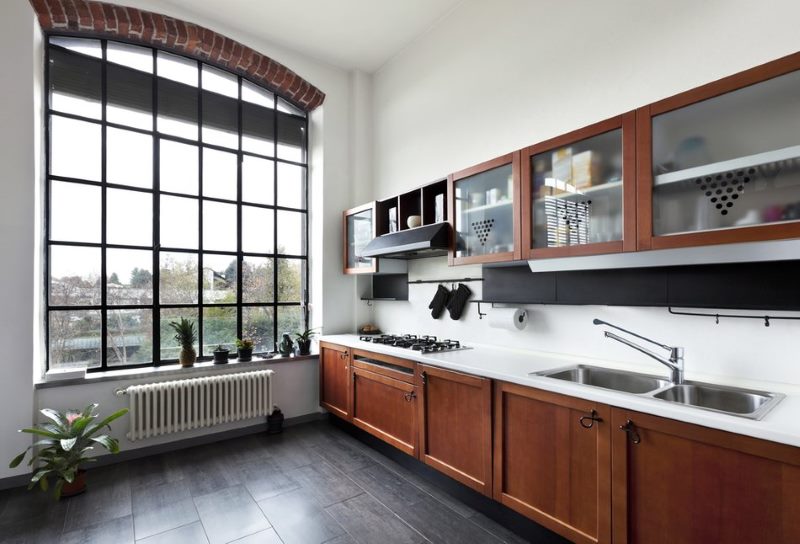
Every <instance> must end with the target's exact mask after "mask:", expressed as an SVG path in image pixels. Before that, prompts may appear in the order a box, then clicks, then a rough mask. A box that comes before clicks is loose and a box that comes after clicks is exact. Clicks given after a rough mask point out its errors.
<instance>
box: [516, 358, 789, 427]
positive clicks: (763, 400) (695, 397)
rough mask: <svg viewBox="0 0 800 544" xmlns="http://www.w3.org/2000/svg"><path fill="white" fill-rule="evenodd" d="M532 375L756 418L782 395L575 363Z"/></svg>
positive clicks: (769, 408)
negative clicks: (679, 382) (677, 381)
mask: <svg viewBox="0 0 800 544" xmlns="http://www.w3.org/2000/svg"><path fill="white" fill-rule="evenodd" d="M531 374H532V375H535V376H546V377H548V378H555V379H557V380H564V381H568V382H573V383H578V384H582V385H589V386H594V387H600V388H603V389H610V390H612V391H619V392H623V393H632V394H634V395H640V396H644V397H650V398H654V399H659V400H663V401H667V402H672V403H675V404H682V405H685V406H693V407H695V408H701V409H703V410H711V411H713V412H719V413H723V414H728V415H734V416H739V417H745V418H749V419H755V420H759V419H761V418H763V417H764V416H765V415H766V414H767V412H769V411H770V410H771V409H772V408H774V407H775V405H776V404H777V403H778V402H780V400H781V399H782V398H783V397H784V396H785V395H783V394H781V393H768V392H765V391H753V390H750V389H739V388H736V387H727V386H723V385H714V384H709V383H701V382H691V381H685V382H684V383H682V384H673V383H672V382H670V381H669V380H666V379H664V378H661V377H658V376H651V375H648V374H639V373H637V372H627V371H624V370H612V369H608V368H600V367H596V366H589V365H574V366H569V367H566V368H559V369H555V370H546V371H543V372H532V373H531Z"/></svg>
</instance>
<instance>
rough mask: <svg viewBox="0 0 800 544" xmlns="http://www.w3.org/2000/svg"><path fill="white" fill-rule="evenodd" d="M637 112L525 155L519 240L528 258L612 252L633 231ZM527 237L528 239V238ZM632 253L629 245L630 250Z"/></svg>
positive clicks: (602, 123)
mask: <svg viewBox="0 0 800 544" xmlns="http://www.w3.org/2000/svg"><path fill="white" fill-rule="evenodd" d="M634 126H635V114H633V113H629V114H626V115H623V116H620V117H615V118H612V119H609V120H606V121H602V122H600V123H597V124H595V125H591V126H589V127H585V128H583V129H580V130H576V131H574V132H571V133H569V134H565V135H563V136H559V137H557V138H553V139H552V140H548V141H546V142H543V143H541V144H536V145H534V146H531V147H529V148H528V149H526V150H525V152H524V153H523V158H522V160H523V162H524V166H523V174H522V176H523V186H524V191H523V198H524V201H525V202H527V204H526V206H528V207H529V210H530V214H529V215H527V216H526V223H527V222H529V224H526V225H524V227H523V228H524V231H525V235H526V238H524V239H523V242H525V243H526V245H527V247H528V248H529V252H528V255H527V258H546V257H562V256H570V255H586V254H591V253H614V252H619V251H623V250H624V249H627V248H626V247H625V245H624V243H623V242H628V244H630V245H631V246H634V245H635V239H633V236H629V238H630V239H629V240H626V236H625V230H626V226H630V227H633V228H634V229H635V215H633V216H632V217H627V218H626V217H625V215H626V211H627V212H635V204H634V202H633V201H632V199H633V196H634V195H635V192H633V191H630V190H626V189H627V188H628V187H627V186H626V185H625V182H626V180H628V183H629V184H633V168H634V164H635V159H634V156H633V155H634V153H635V141H634ZM631 188H633V187H631ZM528 237H529V238H528ZM630 249H633V247H630Z"/></svg>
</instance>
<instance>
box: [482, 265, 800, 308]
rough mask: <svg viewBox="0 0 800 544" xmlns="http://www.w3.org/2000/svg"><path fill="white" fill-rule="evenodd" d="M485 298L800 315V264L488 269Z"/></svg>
mask: <svg viewBox="0 0 800 544" xmlns="http://www.w3.org/2000/svg"><path fill="white" fill-rule="evenodd" d="M483 277H484V281H483V297H482V298H483V299H484V300H489V301H493V302H509V303H518V304H520V303H526V304H597V305H608V306H679V307H683V308H725V309H752V310H800V261H783V262H773V263H745V264H719V265H699V266H669V267H658V268H628V269H619V270H581V271H573V272H537V273H533V272H531V271H530V268H528V266H527V265H520V266H511V267H502V268H491V267H487V266H484V267H483Z"/></svg>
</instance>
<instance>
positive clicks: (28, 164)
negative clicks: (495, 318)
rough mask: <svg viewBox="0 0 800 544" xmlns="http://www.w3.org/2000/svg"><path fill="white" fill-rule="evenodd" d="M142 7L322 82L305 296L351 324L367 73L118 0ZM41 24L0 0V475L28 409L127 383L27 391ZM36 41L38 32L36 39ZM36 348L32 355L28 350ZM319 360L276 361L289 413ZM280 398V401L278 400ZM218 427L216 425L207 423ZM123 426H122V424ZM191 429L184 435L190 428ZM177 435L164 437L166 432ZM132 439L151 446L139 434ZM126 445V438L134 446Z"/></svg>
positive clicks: (95, 398) (307, 399)
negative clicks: (348, 211)
mask: <svg viewBox="0 0 800 544" xmlns="http://www.w3.org/2000/svg"><path fill="white" fill-rule="evenodd" d="M121 3H125V4H126V5H133V6H135V7H139V8H141V9H149V10H152V11H157V12H160V13H164V14H167V15H172V16H175V17H179V18H181V19H184V20H188V21H192V22H195V23H198V24H200V25H203V26H207V27H209V28H212V29H214V30H216V31H217V32H220V33H223V34H225V35H227V36H230V37H231V38H234V39H236V40H239V41H241V42H242V43H245V44H247V45H249V46H251V47H253V48H254V49H256V50H257V51H260V52H262V53H264V54H266V55H268V56H270V57H272V58H274V59H276V60H278V61H279V62H281V63H283V64H285V65H286V66H288V67H289V68H291V69H292V70H294V71H295V72H297V73H298V74H300V75H301V76H302V77H304V78H306V79H307V80H308V81H310V82H311V83H313V84H314V85H316V86H317V87H319V88H320V89H322V91H323V92H325V93H326V95H327V97H326V100H325V103H324V104H323V106H322V107H320V108H318V109H317V110H315V111H314V112H313V113H312V114H311V116H310V119H309V122H310V143H309V148H310V149H309V151H310V172H309V174H310V184H311V186H310V187H311V191H310V192H311V202H310V207H311V209H312V213H311V216H310V218H311V241H310V248H309V250H310V254H311V261H310V263H311V278H310V288H311V297H312V299H311V303H312V326H316V327H319V326H322V324H323V323H324V326H325V327H324V332H326V333H337V332H346V331H350V330H352V328H353V324H354V322H355V320H356V318H355V310H356V307H355V305H354V298H355V294H356V280H355V279H354V278H352V277H348V276H344V275H342V274H341V267H342V255H341V212H342V210H343V209H345V208H347V207H348V206H349V205H350V203H351V201H353V200H354V199H355V198H356V197H358V198H363V197H364V195H365V194H367V193H368V192H369V189H368V188H364V187H362V188H361V189H360V190H359V192H358V193H356V192H355V189H354V187H356V184H355V183H354V182H353V168H354V167H353V162H352V161H353V156H354V155H353V152H352V149H353V146H354V145H359V146H361V148H363V147H364V146H365V145H368V142H364V141H363V138H362V141H360V142H356V138H357V136H356V134H355V133H354V129H353V127H354V123H355V122H356V120H358V121H357V122H358V123H360V125H361V126H364V124H365V123H366V124H367V125H368V124H369V122H370V120H369V118H368V117H367V121H365V120H364V116H365V115H367V116H368V115H369V114H370V94H369V93H370V92H371V89H370V78H369V76H366V75H363V74H362V75H358V74H352V73H349V72H347V71H345V70H343V69H340V68H336V67H332V66H329V65H326V64H324V63H321V62H319V61H316V60H315V59H311V58H308V57H306V56H303V55H300V54H297V53H295V52H292V51H288V50H285V49H282V48H279V47H275V46H273V45H272V44H270V43H269V42H267V41H266V40H265V39H263V38H261V37H258V36H251V35H246V34H243V33H241V32H238V31H237V30H236V29H231V28H226V27H224V26H220V25H218V24H216V23H215V22H214V21H210V20H205V19H204V18H203V17H200V16H197V15H196V14H193V13H190V12H186V11H183V10H181V9H179V8H176V7H174V6H172V5H170V4H168V3H162V2H157V1H148V0H144V1H131V2H127V1H123V2H121ZM40 34H41V33H40V30H39V27H38V23H36V22H35V18H34V14H33V10H32V8H31V6H30V4H29V2H28V1H27V0H12V1H9V2H3V4H2V6H1V7H0V44H2V45H3V51H5V52H6V54H5V55H3V58H2V60H0V78H1V79H0V82H2V85H1V86H0V88H2V97H3V100H2V101H1V103H0V108H2V109H0V164H1V165H2V172H3V176H2V184H0V224H1V225H2V230H0V248H1V249H2V255H3V261H4V266H3V267H2V270H0V280H2V285H3V286H4V288H3V290H2V293H0V325H2V326H0V342H2V343H1V344H0V345H3V346H4V353H5V357H4V361H3V378H2V379H0V413H2V414H3V417H2V418H0V478H4V477H6V476H11V475H14V474H20V473H22V472H24V467H23V468H20V469H18V470H16V471H12V470H10V469H8V468H7V463H6V461H5V460H10V459H11V457H13V455H14V454H15V453H18V451H20V450H21V449H23V448H24V447H25V445H26V444H29V443H30V440H28V439H27V437H25V436H22V435H17V434H16V433H15V431H16V429H19V428H22V427H25V426H29V425H31V423H32V422H33V421H34V419H38V418H35V416H34V415H33V413H34V409H38V408H39V407H43V406H53V407H56V408H67V407H76V406H85V405H86V404H88V403H90V402H100V403H101V409H102V411H103V412H104V413H108V412H109V411H110V410H111V408H112V407H116V406H121V404H120V402H121V401H120V400H119V399H117V398H116V397H112V396H111V395H110V391H113V389H114V387H116V386H118V385H124V384H125V383H128V382H126V381H123V382H119V383H117V382H106V383H104V384H95V385H87V386H76V387H66V388H60V389H47V390H40V391H39V392H37V393H36V394H34V391H33V375H34V374H39V373H40V369H41V363H42V356H41V354H40V353H38V348H39V341H40V337H39V335H38V334H37V333H36V329H37V328H38V326H39V322H40V319H41V316H40V314H39V312H38V311H35V308H34V307H35V305H36V304H37V300H39V299H40V297H39V293H41V290H42V285H41V283H40V282H39V281H38V279H37V278H38V277H39V274H40V269H39V268H38V267H39V264H38V263H36V262H35V260H36V259H35V252H36V250H35V244H34V240H35V239H36V236H37V235H36V231H37V228H38V225H39V223H40V221H39V218H38V216H37V212H38V210H37V209H36V207H35V205H34V202H35V198H36V195H35V189H37V188H38V187H39V185H38V184H40V183H41V179H40V176H39V172H38V170H36V169H35V166H36V157H35V153H36V150H37V147H38V146H37V145H36V143H37V142H36V138H37V137H38V132H39V127H40V125H41V123H42V117H41V111H39V109H40V108H39V106H40V104H41V90H40V89H37V88H36V86H35V85H36V83H37V82H38V81H40V80H41V72H42V54H41V43H40V42H41V37H40ZM36 40H38V41H39V44H38V45H35V42H36ZM359 168H360V170H359V172H360V173H359V179H360V180H361V182H362V183H366V180H367V179H368V174H367V173H366V172H367V171H371V168H372V167H371V163H369V162H367V163H362V164H361V166H359ZM32 352H33V356H32V355H31V354H32ZM312 368H316V362H313V361H312V362H310V363H298V366H291V367H290V366H289V365H276V371H277V381H278V384H279V387H278V389H277V390H278V391H279V393H276V394H277V396H278V399H279V401H280V402H279V405H280V406H281V408H283V409H284V412H285V413H286V415H287V417H294V416H298V415H303V413H310V412H314V411H316V410H317V409H318V402H317V395H318V385H317V379H316V371H312V370H311V369H312ZM282 399H283V400H282ZM218 430H225V429H223V428H218V429H213V430H212V431H211V432H215V431H218ZM120 434H121V433H120ZM187 436H189V435H187ZM181 437H182V436H177V437H169V440H172V439H175V438H181ZM136 445H149V442H141V443H138V444H136ZM131 446H133V445H131Z"/></svg>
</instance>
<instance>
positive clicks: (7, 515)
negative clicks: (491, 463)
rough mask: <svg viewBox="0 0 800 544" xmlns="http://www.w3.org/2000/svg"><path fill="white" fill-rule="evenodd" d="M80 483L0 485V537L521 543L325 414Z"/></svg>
mask: <svg viewBox="0 0 800 544" xmlns="http://www.w3.org/2000/svg"><path fill="white" fill-rule="evenodd" d="M88 481H89V485H90V489H89V490H88V491H87V492H86V493H85V494H83V495H81V496H78V497H73V498H70V499H66V500H63V501H60V502H55V501H53V500H51V499H49V498H47V497H45V496H43V495H42V494H41V493H39V492H26V491H24V490H10V491H6V492H3V493H1V494H0V542H2V543H7V542H9V543H10V542H13V543H28V542H31V543H38V542H46V543H52V542H60V543H69V544H72V543H82V544H86V543H112V544H125V543H134V542H135V543H137V544H138V543H142V544H182V543H191V544H198V543H211V544H216V543H227V542H236V543H240V544H252V543H275V544H279V543H284V544H295V543H298V544H300V543H302V544H322V543H328V544H351V543H355V542H359V543H368V544H375V543H377V544H391V543H395V542H398V543H412V542H414V543H416V542H435V543H458V544H467V543H501V542H508V543H517V542H523V540H522V539H520V538H519V537H517V536H515V535H514V534H512V533H510V532H509V531H507V530H506V529H504V528H503V527H501V526H500V525H498V524H496V523H494V522H493V521H491V520H490V519H488V518H486V517H485V516H483V515H481V514H479V513H478V512H476V511H474V510H472V509H471V508H469V507H468V506H466V505H464V504H463V503H461V502H459V501H457V500H456V499H454V498H452V497H450V496H449V495H447V494H445V493H444V492H442V491H440V490H439V489H437V488H436V487H434V486H433V485H432V484H429V483H428V482H427V481H425V480H423V479H421V478H420V477H418V476H417V475H416V474H413V473H411V472H409V471H407V470H406V469H404V468H403V467H401V466H400V465H398V464H396V463H395V462H393V461H391V460H390V459H388V458H386V457H384V456H382V455H381V454H379V453H377V452H376V451H374V450H372V449H370V448H369V447H367V446H365V445H363V444H362V443H361V442H359V441H357V440H355V439H353V438H352V437H350V436H349V435H347V434H346V433H344V432H342V431H341V430H339V429H337V428H335V427H333V426H331V425H329V424H328V423H326V422H315V423H310V424H305V425H301V426H297V427H290V428H288V429H286V431H285V432H284V434H282V435H278V436H267V435H252V436H247V437H243V438H237V439H232V440H227V441H224V442H218V443H215V444H210V445H206V446H200V447H196V448H192V449H188V450H183V451H178V452H173V453H168V454H163V455H157V456H153V457H147V458H144V459H138V460H135V461H130V462H125V463H119V464H116V465H111V466H107V467H101V468H97V469H94V470H92V471H90V474H89V480H88Z"/></svg>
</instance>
